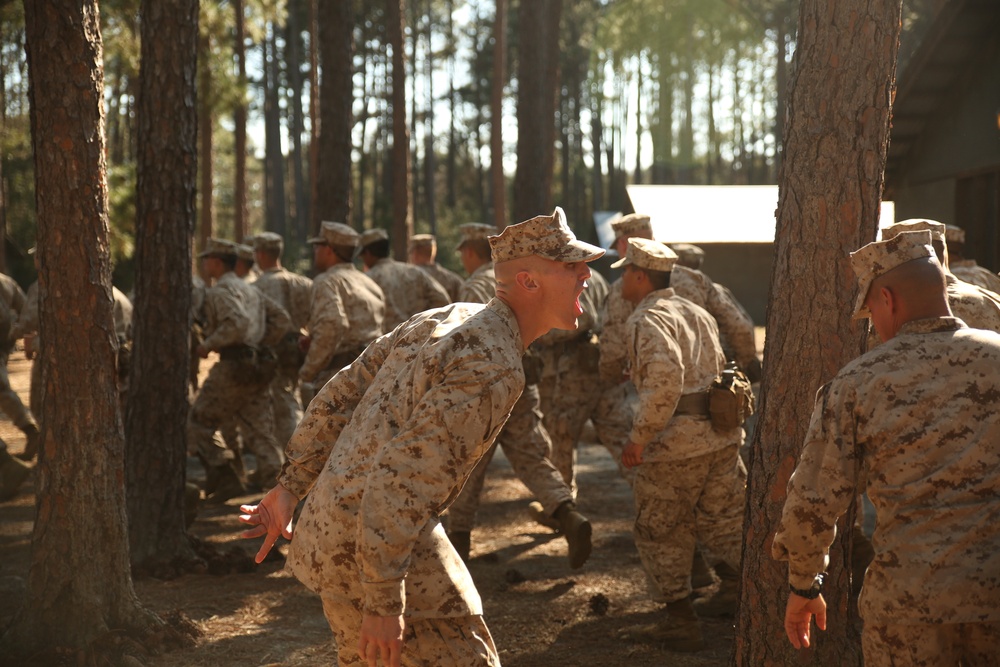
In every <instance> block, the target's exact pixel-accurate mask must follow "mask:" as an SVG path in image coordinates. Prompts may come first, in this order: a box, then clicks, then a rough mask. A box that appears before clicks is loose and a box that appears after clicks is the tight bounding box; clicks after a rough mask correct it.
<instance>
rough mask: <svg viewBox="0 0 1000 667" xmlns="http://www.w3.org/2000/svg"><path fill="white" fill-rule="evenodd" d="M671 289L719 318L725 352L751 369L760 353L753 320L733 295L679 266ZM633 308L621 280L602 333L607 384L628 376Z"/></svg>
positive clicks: (612, 293)
mask: <svg viewBox="0 0 1000 667" xmlns="http://www.w3.org/2000/svg"><path fill="white" fill-rule="evenodd" d="M670 287H671V288H672V289H673V290H674V291H675V292H676V293H677V295H678V296H680V297H683V298H685V299H687V300H688V301H690V302H692V303H694V304H696V305H698V306H700V307H702V308H704V309H705V310H707V311H708V313H709V314H710V315H711V316H712V317H714V318H715V323H716V325H717V326H718V329H719V339H720V341H721V343H722V346H723V350H724V352H726V353H727V354H728V355H729V356H731V358H733V359H735V360H736V361H737V363H739V364H740V366H741V367H742V368H749V364H750V362H751V361H752V360H753V358H754V356H755V355H756V353H757V347H756V342H755V340H754V332H753V320H752V319H750V316H749V315H748V314H747V312H746V310H745V309H744V308H743V306H741V305H740V304H739V302H737V301H736V299H735V298H734V297H733V295H732V293H731V292H730V291H729V290H728V289H726V288H725V287H722V286H721V285H716V284H715V283H713V282H712V279H711V278H709V277H708V276H707V275H705V274H704V273H702V272H701V271H695V270H693V269H689V268H686V267H683V266H675V267H674V270H673V271H671V272H670ZM633 307H634V306H633V304H631V303H629V302H628V301H626V300H625V298H624V297H622V281H621V278H619V279H618V280H616V281H615V282H614V283H612V285H611V290H610V292H609V293H608V298H607V309H606V311H605V315H604V317H603V323H604V330H603V332H602V333H601V366H600V368H601V378H602V379H603V380H605V381H607V382H615V383H617V382H621V380H622V376H623V374H624V373H626V372H627V366H626V362H627V361H628V358H627V353H626V351H625V350H626V347H625V339H624V336H625V321H626V320H627V319H628V317H629V314H631V312H632V309H633Z"/></svg>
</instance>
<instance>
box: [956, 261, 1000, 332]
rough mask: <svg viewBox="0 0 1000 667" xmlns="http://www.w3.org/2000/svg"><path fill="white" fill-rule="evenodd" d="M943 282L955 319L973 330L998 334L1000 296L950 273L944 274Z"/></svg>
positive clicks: (999, 327) (999, 330)
mask: <svg viewBox="0 0 1000 667" xmlns="http://www.w3.org/2000/svg"><path fill="white" fill-rule="evenodd" d="M945 281H946V283H947V287H946V289H947V292H948V305H949V306H951V312H952V314H953V315H954V316H955V317H957V318H959V319H960V320H962V321H963V322H965V323H966V324H967V325H968V326H970V327H972V328H973V329H986V330H987V331H995V332H997V333H1000V296H998V295H996V294H994V293H993V292H991V291H989V290H986V289H983V288H982V287H979V286H978V285H972V284H970V283H967V282H965V281H963V280H961V279H959V278H956V277H955V276H954V275H953V274H951V273H946V274H945Z"/></svg>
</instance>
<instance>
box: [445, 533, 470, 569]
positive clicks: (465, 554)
mask: <svg viewBox="0 0 1000 667" xmlns="http://www.w3.org/2000/svg"><path fill="white" fill-rule="evenodd" d="M448 539H449V540H451V546H453V547H455V551H457V552H458V555H459V556H460V557H461V559H462V562H463V563H468V562H469V551H471V550H472V533H471V532H470V531H468V530H456V531H454V532H452V533H448Z"/></svg>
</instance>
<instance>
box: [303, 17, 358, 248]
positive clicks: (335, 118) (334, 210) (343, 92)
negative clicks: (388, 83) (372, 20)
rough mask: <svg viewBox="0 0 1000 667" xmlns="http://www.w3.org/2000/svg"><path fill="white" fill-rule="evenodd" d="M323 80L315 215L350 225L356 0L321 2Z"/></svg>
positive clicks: (318, 217) (315, 177) (320, 43)
mask: <svg viewBox="0 0 1000 667" xmlns="http://www.w3.org/2000/svg"><path fill="white" fill-rule="evenodd" d="M319 58H320V64H321V66H322V68H323V79H322V81H321V82H320V88H319V95H320V104H319V108H320V133H319V156H318V164H317V166H316V169H317V171H316V173H315V174H314V175H313V181H314V182H316V183H318V185H317V199H316V208H315V214H314V217H313V220H314V224H315V225H316V229H318V228H319V221H320V220H332V221H337V222H343V223H346V224H351V151H352V150H353V145H352V142H351V129H352V127H353V125H354V123H353V117H352V108H351V105H352V103H353V101H354V82H353V80H352V77H353V76H354V62H353V60H354V8H353V2H352V0H326V1H325V2H321V3H320V5H319Z"/></svg>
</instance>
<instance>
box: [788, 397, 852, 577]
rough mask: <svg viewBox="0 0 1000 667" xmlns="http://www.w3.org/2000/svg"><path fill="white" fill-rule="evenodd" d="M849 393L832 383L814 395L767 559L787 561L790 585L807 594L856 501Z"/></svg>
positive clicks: (827, 559)
mask: <svg viewBox="0 0 1000 667" xmlns="http://www.w3.org/2000/svg"><path fill="white" fill-rule="evenodd" d="M853 405H854V400H853V391H852V390H851V389H850V388H849V387H847V386H845V385H844V384H843V383H836V381H834V382H833V383H831V384H828V385H826V386H824V387H822V388H821V389H820V390H819V392H818V393H817V395H816V404H815V407H814V408H813V413H812V418H811V419H810V422H809V430H808V432H807V434H806V440H805V445H804V446H803V449H802V456H801V458H800V459H799V464H798V466H796V468H795V472H794V473H792V476H791V478H790V479H789V480H788V494H787V497H786V499H785V507H784V509H783V510H782V512H781V523H780V524H779V526H778V532H777V534H776V535H775V536H774V542H773V544H772V545H771V556H772V557H773V558H775V559H776V560H786V561H788V581H789V583H790V584H791V585H792V586H794V587H795V588H803V589H805V588H810V587H811V586H812V585H813V582H814V580H815V578H816V575H817V574H819V573H820V572H825V571H826V568H827V565H828V564H829V562H830V558H829V554H830V545H832V544H833V540H834V538H835V537H836V535H837V528H836V523H837V519H838V518H839V517H840V515H841V514H843V513H844V512H845V511H846V510H847V508H848V506H850V504H851V501H852V500H853V499H854V497H855V496H856V495H857V490H856V489H857V483H858V476H859V473H858V471H859V470H860V461H859V456H860V454H859V452H858V449H857V447H856V446H855V442H854V419H853V412H854V411H853Z"/></svg>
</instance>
